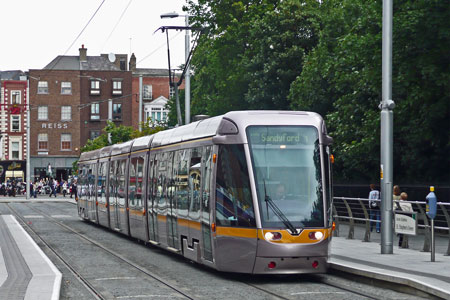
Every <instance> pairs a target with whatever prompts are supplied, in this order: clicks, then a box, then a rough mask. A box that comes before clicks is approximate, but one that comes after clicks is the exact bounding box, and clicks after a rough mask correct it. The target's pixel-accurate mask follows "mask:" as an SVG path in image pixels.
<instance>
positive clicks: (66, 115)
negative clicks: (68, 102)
mask: <svg viewBox="0 0 450 300" xmlns="http://www.w3.org/2000/svg"><path fill="white" fill-rule="evenodd" d="M70 120H72V107H71V106H61V121H70Z"/></svg>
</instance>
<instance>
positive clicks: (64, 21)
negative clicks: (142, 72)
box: [0, 0, 185, 71]
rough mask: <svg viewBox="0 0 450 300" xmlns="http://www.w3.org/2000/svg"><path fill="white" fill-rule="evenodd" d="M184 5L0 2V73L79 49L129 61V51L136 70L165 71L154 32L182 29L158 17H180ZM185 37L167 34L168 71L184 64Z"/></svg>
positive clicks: (160, 37) (134, 0) (163, 50)
mask: <svg viewBox="0 0 450 300" xmlns="http://www.w3.org/2000/svg"><path fill="white" fill-rule="evenodd" d="M103 1H104V3H103V5H102V6H101V7H100V9H99V10H98V12H97V14H96V15H95V16H94V17H93V19H92V20H91V22H90V23H89V25H88V26H87V27H86V29H85V30H84V32H83V33H82V34H81V35H80V37H79V38H78V39H77V40H76V42H75V43H74V44H73V46H72V47H70V45H71V44H72V43H73V42H74V41H75V39H76V38H77V36H78V35H79V34H80V32H81V31H82V30H83V28H84V27H85V26H86V24H87V23H88V21H89V19H90V18H91V17H92V16H93V15H94V13H95V11H96V10H97V9H98V8H99V6H100V4H101V3H102V2H103ZM184 4H185V0H9V1H2V4H1V6H0V7H1V9H0V24H1V31H0V32H1V33H0V36H1V39H2V42H1V46H0V70H1V71H6V70H22V71H26V70H29V69H42V68H44V67H45V66H46V65H47V64H48V63H49V62H50V61H52V60H53V59H54V58H55V57H56V56H58V55H64V54H65V53H66V51H67V53H66V55H78V53H79V52H78V49H79V48H81V45H82V44H84V46H85V48H87V49H88V50H87V54H88V55H92V56H98V55H100V54H101V53H121V54H123V53H125V54H128V59H129V57H130V52H131V53H135V55H136V60H137V67H138V68H167V67H168V62H167V46H166V35H165V33H164V34H163V33H161V31H158V32H156V33H154V31H155V30H156V29H157V28H159V27H160V26H163V25H177V26H184V22H185V20H184V18H183V17H179V18H174V19H161V18H160V15H161V14H163V13H167V12H173V11H175V12H178V13H180V14H183V11H182V6H183V5H184ZM122 14H123V16H122V18H121V15H122ZM120 18H121V19H120ZM119 20H120V22H119ZM114 28H115V29H114ZM184 35H185V33H184V32H175V31H172V32H170V35H169V38H170V39H171V41H170V51H171V66H178V65H180V64H182V63H183V62H184V49H185V47H184ZM108 37H109V38H108ZM69 47H70V49H69ZM147 56H148V57H147ZM145 57H147V58H146V59H144V58H145Z"/></svg>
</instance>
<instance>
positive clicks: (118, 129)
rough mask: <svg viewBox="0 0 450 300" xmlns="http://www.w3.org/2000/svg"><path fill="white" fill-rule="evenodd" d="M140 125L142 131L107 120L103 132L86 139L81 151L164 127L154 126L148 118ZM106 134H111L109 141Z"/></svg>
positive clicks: (115, 142) (146, 133) (122, 140)
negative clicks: (91, 138) (93, 137)
mask: <svg viewBox="0 0 450 300" xmlns="http://www.w3.org/2000/svg"><path fill="white" fill-rule="evenodd" d="M141 126H142V131H141V132H140V131H139V130H134V129H133V127H131V126H123V125H120V126H116V124H114V123H113V122H111V121H108V122H107V125H106V127H105V128H103V131H104V132H103V133H102V134H101V135H100V136H99V137H97V138H95V139H93V140H88V141H87V142H86V145H84V146H83V147H81V152H88V151H92V150H96V149H100V148H103V147H106V146H108V145H113V144H119V143H123V142H126V141H129V140H131V139H135V138H138V137H141V136H146V135H151V134H154V133H156V132H158V131H161V130H164V129H165V127H163V126H154V124H153V123H152V122H151V120H150V119H149V120H147V122H142V124H141ZM108 134H111V143H109V141H108Z"/></svg>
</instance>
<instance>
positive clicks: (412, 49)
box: [289, 0, 450, 182]
mask: <svg viewBox="0 0 450 300" xmlns="http://www.w3.org/2000/svg"><path fill="white" fill-rule="evenodd" d="M381 12H382V7H381V2H369V3H368V2H367V1H362V0H359V1H337V0H328V1H323V4H322V6H321V13H320V26H321V31H320V39H319V43H318V45H317V47H316V48H315V49H314V50H313V51H312V52H311V53H310V54H309V55H308V56H307V57H306V59H305V65H304V68H303V72H302V74H301V75H300V76H299V77H298V78H297V79H296V81H295V82H294V83H293V84H292V87H291V91H290V95H289V99H290V101H291V107H292V108H293V109H303V110H314V111H318V112H319V113H321V114H322V115H324V116H325V117H326V120H327V123H328V125H329V127H330V128H329V129H330V130H329V131H330V134H331V135H332V136H333V137H334V138H335V151H336V154H337V155H336V157H337V160H336V168H335V169H336V171H337V172H336V174H338V179H340V180H343V181H346V182H348V181H356V180H364V181H368V180H376V179H378V178H379V157H380V154H379V148H380V147H379V128H380V123H379V116H380V112H379V110H378V108H377V107H378V104H379V102H380V101H381V21H382V16H381ZM449 17H450V14H449V6H448V5H446V4H445V3H443V2H441V1H424V0H422V1H412V0H411V1H409V0H404V1H395V3H394V27H393V29H394V33H393V40H394V47H393V100H394V101H395V102H396V104H397V106H396V108H395V110H394V162H395V165H394V178H395V180H396V181H397V182H406V181H408V182H448V180H449V179H450V178H449V177H450V173H449V172H448V170H447V171H446V167H445V166H448V165H450V159H449V158H448V155H446V153H448V151H449V150H450V145H449V132H450V127H449V126H450V122H449V119H450V117H449V101H448V99H449V98H450V97H449V95H450V93H449V85H448V82H450V80H449V79H450V78H449V74H450V72H449V65H450V63H449V55H448V50H447V49H448V48H449V46H450V45H449V40H450V39H449V32H448V28H449V26H448V25H449V19H450V18H449Z"/></svg>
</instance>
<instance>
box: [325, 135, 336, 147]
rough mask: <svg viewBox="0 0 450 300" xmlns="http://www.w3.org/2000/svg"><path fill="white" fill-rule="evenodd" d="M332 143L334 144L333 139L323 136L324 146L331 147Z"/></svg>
mask: <svg viewBox="0 0 450 300" xmlns="http://www.w3.org/2000/svg"><path fill="white" fill-rule="evenodd" d="M333 142H334V140H333V138H332V137H331V136H329V135H324V136H323V144H324V145H327V146H329V145H332V144H333Z"/></svg>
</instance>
